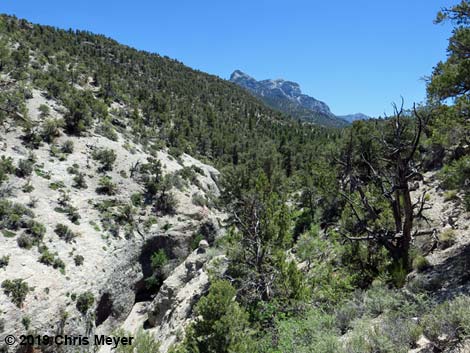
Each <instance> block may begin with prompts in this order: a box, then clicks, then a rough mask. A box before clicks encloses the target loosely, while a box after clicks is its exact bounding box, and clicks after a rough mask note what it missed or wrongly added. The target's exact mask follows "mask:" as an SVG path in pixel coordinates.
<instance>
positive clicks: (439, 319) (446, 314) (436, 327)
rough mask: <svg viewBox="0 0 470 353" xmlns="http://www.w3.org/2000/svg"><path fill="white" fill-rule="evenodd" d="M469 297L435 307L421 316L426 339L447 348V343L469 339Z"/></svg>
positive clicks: (462, 297) (461, 297) (458, 298)
mask: <svg viewBox="0 0 470 353" xmlns="http://www.w3.org/2000/svg"><path fill="white" fill-rule="evenodd" d="M469 308H470V297H468V296H460V297H457V298H455V299H453V300H451V301H447V302H444V303H442V304H439V305H438V306H436V307H435V308H434V309H433V310H431V312H430V313H428V314H427V315H425V316H423V317H422V319H421V320H420V324H421V326H422V327H423V329H424V334H425V335H426V337H427V338H429V339H430V340H431V341H433V342H434V343H435V344H437V345H438V346H439V348H441V349H443V348H448V347H449V342H452V341H454V340H457V341H462V340H465V339H467V338H469V337H470V310H469Z"/></svg>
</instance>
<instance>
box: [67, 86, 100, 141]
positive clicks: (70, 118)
mask: <svg viewBox="0 0 470 353" xmlns="http://www.w3.org/2000/svg"><path fill="white" fill-rule="evenodd" d="M89 94H90V93H89V92H74V94H73V95H71V96H70V97H67V99H66V100H65V101H64V103H65V106H66V107H67V108H68V111H67V113H66V114H65V115H64V122H65V129H66V130H67V132H68V133H69V134H73V135H83V134H84V133H85V132H86V131H87V129H88V128H89V127H90V126H91V123H92V117H91V110H90V106H89V102H90V100H91V99H93V98H91V99H90V97H89ZM87 95H88V96H87Z"/></svg>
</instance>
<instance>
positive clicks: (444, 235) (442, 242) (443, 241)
mask: <svg viewBox="0 0 470 353" xmlns="http://www.w3.org/2000/svg"><path fill="white" fill-rule="evenodd" d="M455 237H456V235H455V231H454V230H453V229H450V228H449V229H446V230H444V231H442V232H441V233H439V236H438V239H439V246H440V247H441V249H447V248H450V247H451V246H452V245H454V244H455V241H456V240H455Z"/></svg>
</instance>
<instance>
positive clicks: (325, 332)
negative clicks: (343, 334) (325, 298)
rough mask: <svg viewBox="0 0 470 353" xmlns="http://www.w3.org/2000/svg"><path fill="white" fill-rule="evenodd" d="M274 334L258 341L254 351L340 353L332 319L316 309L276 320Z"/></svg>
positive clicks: (337, 336) (340, 348)
mask: <svg viewBox="0 0 470 353" xmlns="http://www.w3.org/2000/svg"><path fill="white" fill-rule="evenodd" d="M270 331H271V330H270ZM273 331H274V332H275V334H268V335H267V336H266V337H263V338H262V339H261V340H258V342H257V345H258V346H257V347H256V350H254V351H255V352H260V353H261V352H263V353H265V352H266V353H268V352H295V353H340V352H342V347H341V343H340V340H339V336H340V335H339V332H338V330H337V329H336V327H335V320H334V317H333V316H331V315H329V314H327V313H325V312H322V311H321V310H318V309H316V310H315V309H314V310H309V311H308V312H305V313H303V314H302V315H298V316H293V317H290V318H286V319H280V320H279V319H278V320H276V323H275V326H274V329H273ZM268 332H269V331H268Z"/></svg>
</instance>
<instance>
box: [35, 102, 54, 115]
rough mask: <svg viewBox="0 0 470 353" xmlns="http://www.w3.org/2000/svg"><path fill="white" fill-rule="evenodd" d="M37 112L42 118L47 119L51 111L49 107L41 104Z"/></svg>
mask: <svg viewBox="0 0 470 353" xmlns="http://www.w3.org/2000/svg"><path fill="white" fill-rule="evenodd" d="M38 110H39V113H40V115H41V117H42V118H46V117H48V116H49V114H50V113H51V109H50V108H49V106H47V105H45V104H41V105H40V106H39V108H38Z"/></svg>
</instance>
